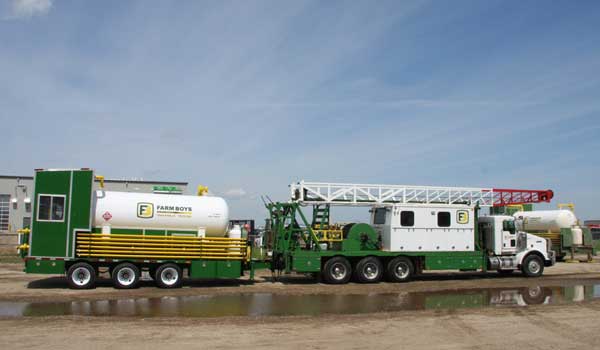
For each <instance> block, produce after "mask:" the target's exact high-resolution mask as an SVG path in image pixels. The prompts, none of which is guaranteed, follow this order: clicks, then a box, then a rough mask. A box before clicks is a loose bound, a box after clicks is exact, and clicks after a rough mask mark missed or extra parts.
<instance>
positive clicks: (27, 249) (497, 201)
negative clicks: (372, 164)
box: [19, 168, 555, 289]
mask: <svg viewBox="0 0 600 350" xmlns="http://www.w3.org/2000/svg"><path fill="white" fill-rule="evenodd" d="M94 178H98V177H96V176H95V175H94V172H93V170H91V169H88V168H82V169H66V170H65V169H46V170H44V169H38V170H36V172H35V177H34V186H35V187H34V204H33V212H34V215H33V218H32V225H31V228H30V231H29V232H26V233H24V234H22V235H21V238H20V246H19V251H20V252H21V255H22V257H23V258H24V261H25V272H27V273H45V274H64V275H65V276H66V277H67V281H68V283H69V286H70V287H71V288H75V289H85V288H93V287H94V285H95V280H96V278H97V277H98V275H99V274H100V272H103V271H108V272H109V274H110V276H111V279H112V281H113V284H114V286H115V287H116V288H121V289H129V288H135V287H136V286H138V285H139V281H140V278H141V275H142V273H143V272H146V273H148V275H149V276H150V277H151V278H152V279H153V280H154V281H155V283H156V285H157V286H158V287H162V288H177V287H180V286H181V284H182V280H183V278H184V277H186V276H187V277H190V278H205V279H218V278H226V279H235V278H239V277H241V276H242V275H244V273H245V272H249V274H250V279H253V277H254V272H255V270H257V269H261V268H267V269H270V270H271V271H274V272H286V273H289V272H292V271H295V272H298V273H309V274H316V275H319V276H321V278H322V279H323V281H324V282H326V283H331V284H341V283H347V282H349V281H350V280H351V279H354V280H355V281H357V282H360V283H374V282H378V281H380V280H382V279H383V278H384V277H385V278H386V279H387V280H389V281H392V282H404V281H408V280H410V279H411V278H412V277H413V276H415V275H417V274H419V273H421V272H422V271H425V270H461V271H473V270H480V271H489V270H496V271H498V272H500V273H510V272H513V271H517V270H520V271H522V272H523V274H524V275H525V276H530V277H536V276H540V275H541V274H542V273H543V271H544V267H547V266H552V265H553V264H554V262H555V255H554V252H553V251H552V250H550V243H549V242H548V240H546V239H543V238H540V237H537V236H535V235H532V234H529V233H526V232H522V231H519V230H518V229H517V227H516V225H515V218H514V217H511V216H480V214H479V211H480V208H482V207H496V206H505V205H509V204H518V203H538V202H547V201H550V200H551V199H552V197H553V193H552V191H550V190H544V191H539V190H509V189H492V188H457V187H423V186H397V185H364V184H339V183H314V182H304V181H301V182H298V183H294V184H292V185H290V188H291V193H290V194H291V198H290V200H289V201H286V202H272V201H269V202H268V203H267V202H265V205H266V208H267V210H268V213H269V217H268V219H267V223H268V224H267V225H266V228H265V231H264V233H263V235H262V236H261V240H260V241H261V242H262V245H261V246H260V247H256V246H255V244H252V243H251V242H249V241H248V239H247V238H242V237H241V236H242V235H241V230H240V227H239V225H233V228H232V227H231V224H230V221H229V208H228V206H227V203H226V202H225V201H224V200H223V199H222V198H219V197H214V196H208V195H207V191H205V190H203V191H199V192H198V196H184V195H172V194H141V193H129V192H111V191H106V190H104V189H103V186H102V181H100V188H99V189H95V188H94ZM99 179H100V180H101V179H102V178H101V177H100V178H99ZM309 206H311V207H312V217H311V220H310V221H309V220H308V218H307V216H305V214H304V213H303V208H304V207H309ZM337 206H359V207H364V208H365V210H369V211H370V217H371V218H370V221H369V223H360V222H356V223H349V224H343V225H342V224H336V223H335V222H332V220H331V210H332V209H333V208H334V207H337Z"/></svg>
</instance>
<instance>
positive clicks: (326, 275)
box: [321, 256, 352, 284]
mask: <svg viewBox="0 0 600 350" xmlns="http://www.w3.org/2000/svg"><path fill="white" fill-rule="evenodd" d="M321 276H322V277H323V281H324V282H325V283H329V284H345V283H348V282H349V281H350V278H351V277H352V266H351V265H350V262H348V259H346V258H344V257H341V256H336V257H333V258H331V259H329V260H327V262H326V263H325V266H323V270H322V271H321Z"/></svg>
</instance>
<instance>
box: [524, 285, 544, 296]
mask: <svg viewBox="0 0 600 350" xmlns="http://www.w3.org/2000/svg"><path fill="white" fill-rule="evenodd" d="M527 294H529V296H530V297H532V298H537V297H539V296H540V295H541V294H542V287H540V286H537V287H533V288H529V289H527Z"/></svg>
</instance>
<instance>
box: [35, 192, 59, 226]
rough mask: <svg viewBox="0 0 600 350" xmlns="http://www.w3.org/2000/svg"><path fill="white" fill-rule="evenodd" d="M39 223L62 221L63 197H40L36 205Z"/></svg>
mask: <svg viewBox="0 0 600 350" xmlns="http://www.w3.org/2000/svg"><path fill="white" fill-rule="evenodd" d="M38 206H39V208H38V220H39V221H60V222H62V221H64V219H65V197H64V196H49V195H40V197H39V204H38Z"/></svg>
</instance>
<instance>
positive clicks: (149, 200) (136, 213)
mask: <svg viewBox="0 0 600 350" xmlns="http://www.w3.org/2000/svg"><path fill="white" fill-rule="evenodd" d="M92 210H93V212H94V222H93V224H94V226H95V227H102V232H103V233H109V232H111V231H112V230H114V229H119V228H144V229H158V230H193V231H196V232H197V233H198V235H199V236H204V235H206V236H213V237H214V236H225V234H226V232H227V227H228V225H229V207H228V206H227V202H225V200H224V199H223V198H220V197H211V196H182V195H168V194H153V193H137V192H112V191H104V190H98V191H96V192H95V195H94V204H93V208H92ZM107 231H108V232H107Z"/></svg>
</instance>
